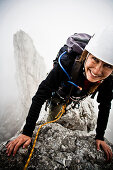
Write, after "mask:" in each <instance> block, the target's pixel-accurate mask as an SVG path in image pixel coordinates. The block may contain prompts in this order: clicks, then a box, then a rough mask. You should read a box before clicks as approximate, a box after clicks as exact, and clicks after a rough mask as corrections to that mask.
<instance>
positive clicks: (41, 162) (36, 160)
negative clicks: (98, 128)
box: [0, 100, 113, 170]
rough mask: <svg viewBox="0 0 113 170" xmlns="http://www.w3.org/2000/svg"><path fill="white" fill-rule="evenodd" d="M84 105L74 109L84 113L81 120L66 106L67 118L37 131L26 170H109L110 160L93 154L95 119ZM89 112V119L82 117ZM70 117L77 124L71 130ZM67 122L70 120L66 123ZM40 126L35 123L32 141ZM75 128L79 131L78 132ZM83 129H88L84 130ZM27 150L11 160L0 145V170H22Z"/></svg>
mask: <svg viewBox="0 0 113 170" xmlns="http://www.w3.org/2000/svg"><path fill="white" fill-rule="evenodd" d="M84 102H85V103H83V102H82V103H81V106H84V104H85V106H86V107H83V108H82V107H80V108H79V109H78V112H79V111H84V114H85V115H84V119H83V117H82V119H81V116H80V115H79V114H80V113H79V114H78V113H76V112H77V111H74V109H70V110H68V109H69V108H70V107H71V106H68V108H67V114H65V115H63V116H62V118H61V120H59V121H58V122H55V123H51V124H47V125H45V126H43V127H42V128H41V130H40V132H39V136H38V139H37V142H36V145H35V149H34V152H33V155H32V158H31V161H30V163H29V165H28V169H29V170H63V169H64V170H91V169H92V170H112V169H113V160H112V162H111V163H106V161H105V155H104V152H103V151H102V150H100V151H97V150H96V146H95V135H94V134H91V131H92V130H93V129H94V127H95V123H94V122H95V117H93V116H92V113H93V111H91V110H92V108H93V107H92V108H91V106H92V104H91V102H90V101H89V100H88V101H84ZM88 106H89V107H88ZM87 107H88V108H87ZM86 108H87V109H86ZM89 109H90V114H89V115H90V117H89V115H88V116H86V115H87V114H86V113H87V112H89ZM75 110H76V109H75ZM71 111H72V114H71ZM69 114H70V115H69ZM74 114H75V115H74ZM66 116H67V118H66ZM73 116H75V117H74V120H75V118H76V119H77V121H75V128H74V120H73V119H72V118H73ZM68 118H69V119H70V120H68ZM64 120H65V121H64ZM71 120H73V121H72V124H71V125H69V121H70V122H71ZM81 121H82V123H81ZM43 123H44V122H38V123H37V125H36V128H35V131H34V134H33V140H34V138H35V135H36V133H37V130H38V128H39V126H40V125H41V124H43ZM76 124H77V125H78V126H79V127H80V130H79V128H78V127H77V126H76ZM89 124H90V126H89ZM82 126H85V128H84V127H83V128H82ZM87 127H91V128H88V130H87ZM106 142H107V143H108V144H109V146H110V147H111V149H112V150H113V145H112V144H111V143H109V142H108V141H107V140H106ZM31 148H32V146H30V147H29V148H28V149H22V147H21V148H20V149H19V151H18V153H17V154H16V156H15V157H13V156H12V155H11V156H10V157H7V155H6V154H5V151H6V149H5V144H4V145H1V150H0V169H11V170H15V169H17V170H19V169H23V168H24V166H25V163H26V161H27V158H28V156H29V154H30V151H31Z"/></svg>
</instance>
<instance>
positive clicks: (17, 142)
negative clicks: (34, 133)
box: [6, 134, 31, 156]
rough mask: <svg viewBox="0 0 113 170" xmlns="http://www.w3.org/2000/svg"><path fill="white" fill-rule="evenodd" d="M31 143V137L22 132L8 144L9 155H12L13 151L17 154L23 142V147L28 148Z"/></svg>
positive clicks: (7, 151)
mask: <svg viewBox="0 0 113 170" xmlns="http://www.w3.org/2000/svg"><path fill="white" fill-rule="evenodd" d="M30 143H31V137H29V136H26V135H23V134H21V135H20V136H18V137H17V138H16V139H14V140H13V141H10V142H9V143H8V144H7V145H6V148H7V150H6V153H7V155H8V156H10V155H11V153H12V151H13V156H15V154H16V152H17V150H18V149H19V147H20V146H21V145H22V144H23V148H27V147H28V145H29V144H30Z"/></svg>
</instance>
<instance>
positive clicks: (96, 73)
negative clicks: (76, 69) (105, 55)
mask: <svg viewBox="0 0 113 170" xmlns="http://www.w3.org/2000/svg"><path fill="white" fill-rule="evenodd" d="M112 71H113V66H112V65H109V64H107V63H105V62H103V61H102V60H99V59H98V58H96V57H95V56H93V55H92V54H89V56H88V57H87V58H86V61H85V74H86V78H87V79H88V80H89V81H90V82H93V83H94V82H97V81H100V80H103V79H105V78H107V77H108V76H109V75H110V74H111V73H112Z"/></svg>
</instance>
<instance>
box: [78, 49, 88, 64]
mask: <svg viewBox="0 0 113 170" xmlns="http://www.w3.org/2000/svg"><path fill="white" fill-rule="evenodd" d="M87 54H88V51H87V50H84V51H83V52H82V54H81V57H80V59H79V62H81V63H84V61H85V59H86V57H87Z"/></svg>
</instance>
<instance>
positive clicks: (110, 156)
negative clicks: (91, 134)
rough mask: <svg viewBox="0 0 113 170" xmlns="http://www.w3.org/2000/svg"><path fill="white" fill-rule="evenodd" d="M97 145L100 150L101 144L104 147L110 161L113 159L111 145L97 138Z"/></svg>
mask: <svg viewBox="0 0 113 170" xmlns="http://www.w3.org/2000/svg"><path fill="white" fill-rule="evenodd" d="M96 146H97V150H98V151H99V150H100V146H101V147H102V149H103V150H104V152H105V154H106V160H107V161H108V162H110V161H111V160H112V151H111V149H110V147H109V146H108V145H107V144H106V142H105V141H102V140H99V139H96Z"/></svg>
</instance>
